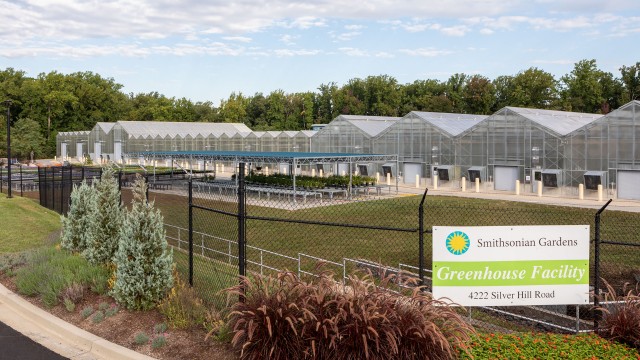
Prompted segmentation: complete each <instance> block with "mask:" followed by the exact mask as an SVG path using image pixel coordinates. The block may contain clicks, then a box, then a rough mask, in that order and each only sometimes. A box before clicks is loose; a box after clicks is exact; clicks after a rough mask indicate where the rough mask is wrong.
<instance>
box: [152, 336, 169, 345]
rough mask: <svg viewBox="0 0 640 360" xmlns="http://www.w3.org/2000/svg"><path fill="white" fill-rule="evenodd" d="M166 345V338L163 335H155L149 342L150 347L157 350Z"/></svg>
mask: <svg viewBox="0 0 640 360" xmlns="http://www.w3.org/2000/svg"><path fill="white" fill-rule="evenodd" d="M166 344H167V338H166V337H165V336H164V334H160V335H157V336H156V337H154V338H153V340H152V341H151V347H152V348H154V349H159V348H161V347H163V346H165V345H166Z"/></svg>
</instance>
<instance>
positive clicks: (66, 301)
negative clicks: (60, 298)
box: [64, 299, 76, 312]
mask: <svg viewBox="0 0 640 360" xmlns="http://www.w3.org/2000/svg"><path fill="white" fill-rule="evenodd" d="M64 308H65V309H67V311H68V312H74V311H75V310H76V304H74V303H73V301H71V300H69V299H64Z"/></svg>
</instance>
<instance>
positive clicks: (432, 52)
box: [398, 48, 452, 57]
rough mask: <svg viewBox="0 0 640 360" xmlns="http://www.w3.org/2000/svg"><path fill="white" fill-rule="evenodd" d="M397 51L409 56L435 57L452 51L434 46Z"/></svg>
mask: <svg viewBox="0 0 640 360" xmlns="http://www.w3.org/2000/svg"><path fill="white" fill-rule="evenodd" d="M398 51H399V52H401V53H403V54H406V55H410V56H421V57H436V56H444V55H449V54H451V53H452V52H451V51H449V50H438V49H434V48H421V49H400V50H398Z"/></svg>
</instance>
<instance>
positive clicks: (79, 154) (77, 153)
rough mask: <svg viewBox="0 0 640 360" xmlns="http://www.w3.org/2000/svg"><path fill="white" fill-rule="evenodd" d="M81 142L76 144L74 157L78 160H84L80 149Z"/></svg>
mask: <svg viewBox="0 0 640 360" xmlns="http://www.w3.org/2000/svg"><path fill="white" fill-rule="evenodd" d="M82 145H83V144H82V143H77V144H76V158H78V161H84V152H83V151H82Z"/></svg>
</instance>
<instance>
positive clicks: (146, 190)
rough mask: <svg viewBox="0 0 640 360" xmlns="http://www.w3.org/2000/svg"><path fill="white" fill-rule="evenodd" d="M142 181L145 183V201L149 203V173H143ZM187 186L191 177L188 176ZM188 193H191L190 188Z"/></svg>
mask: <svg viewBox="0 0 640 360" xmlns="http://www.w3.org/2000/svg"><path fill="white" fill-rule="evenodd" d="M144 181H145V182H146V183H147V188H146V189H145V191H144V195H145V197H146V198H147V203H149V174H147V173H146V172H145V173H144ZM189 186H191V177H189ZM189 195H191V190H189Z"/></svg>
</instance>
